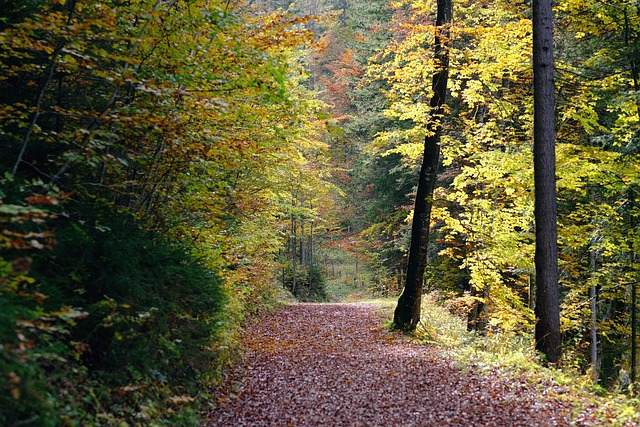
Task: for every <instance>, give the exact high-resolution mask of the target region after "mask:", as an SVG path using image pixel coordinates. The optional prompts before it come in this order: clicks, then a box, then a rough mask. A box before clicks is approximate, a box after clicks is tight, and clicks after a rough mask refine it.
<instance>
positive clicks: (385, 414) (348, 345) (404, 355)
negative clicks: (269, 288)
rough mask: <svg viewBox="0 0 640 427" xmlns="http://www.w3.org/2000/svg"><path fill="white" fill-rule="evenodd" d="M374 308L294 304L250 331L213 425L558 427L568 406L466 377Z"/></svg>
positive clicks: (500, 382) (529, 388)
mask: <svg viewBox="0 0 640 427" xmlns="http://www.w3.org/2000/svg"><path fill="white" fill-rule="evenodd" d="M380 324H381V320H380V318H379V317H378V316H377V315H376V313H375V306H372V305H368V304H295V305H291V306H289V307H286V308H284V309H282V310H280V311H279V312H277V313H276V314H274V315H270V316H266V317H264V318H262V319H261V320H260V322H258V323H256V324H254V325H252V326H251V327H250V330H249V331H248V333H247V339H246V344H247V351H246V354H245V361H246V367H245V369H246V370H245V372H244V375H243V380H242V381H241V382H240V384H239V385H238V387H237V389H236V392H235V394H232V395H231V396H228V397H226V398H220V399H219V402H220V403H219V405H218V406H217V407H216V408H214V409H213V410H212V412H211V414H210V418H209V419H210V422H209V423H208V426H252V427H254V426H255V427H258V426H402V427H405V426H556V425H589V424H590V423H586V422H579V421H578V422H576V418H578V419H579V418H580V415H579V414H574V416H573V418H574V423H571V420H570V418H571V414H570V412H571V411H570V409H569V405H568V404H567V403H562V402H563V400H562V399H559V398H557V397H551V395H555V394H557V393H558V390H555V389H553V390H549V393H548V395H547V396H545V395H544V394H543V395H541V392H540V390H536V388H538V389H539V387H535V386H534V385H531V384H529V383H528V382H527V381H525V380H522V381H517V380H513V379H508V378H507V377H506V376H503V375H500V374H499V373H497V372H495V373H494V375H491V376H490V377H487V376H483V375H479V374H475V373H474V372H462V371H461V370H459V369H456V368H454V367H453V364H452V362H451V361H449V360H447V359H446V358H443V357H442V356H441V355H439V354H438V349H437V348H434V347H428V346H421V345H417V344H412V343H409V342H407V340H406V339H405V338H403V337H402V336H400V335H398V334H393V333H389V332H388V331H386V330H385V329H384V328H383V327H381V326H380Z"/></svg>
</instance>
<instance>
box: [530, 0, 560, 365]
mask: <svg viewBox="0 0 640 427" xmlns="http://www.w3.org/2000/svg"><path fill="white" fill-rule="evenodd" d="M553 65H554V61H553V10H552V8H551V0H534V1H533V98H534V101H533V104H534V107H533V108H534V124H533V140H534V142H533V163H534V181H535V214H534V215H535V222H536V249H535V264H536V287H537V289H536V309H535V313H536V319H537V320H536V328H535V338H536V348H537V349H538V350H539V351H541V352H542V353H543V354H544V355H545V356H546V358H547V361H548V362H550V363H555V362H557V361H558V359H559V358H560V353H561V346H562V338H561V335H560V299H559V290H558V237H557V236H558V230H557V222H556V160H555V139H556V132H555V84H554V73H553Z"/></svg>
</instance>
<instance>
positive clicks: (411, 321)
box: [393, 0, 453, 331]
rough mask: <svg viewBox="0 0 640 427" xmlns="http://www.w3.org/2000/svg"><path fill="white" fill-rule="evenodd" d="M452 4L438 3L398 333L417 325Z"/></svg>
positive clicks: (446, 75) (396, 320) (398, 309)
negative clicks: (427, 114)
mask: <svg viewBox="0 0 640 427" xmlns="http://www.w3.org/2000/svg"><path fill="white" fill-rule="evenodd" d="M452 13H453V3H452V0H438V13H437V17H436V38H435V43H434V45H435V52H434V53H435V56H434V58H435V62H436V64H435V70H436V71H435V74H434V75H433V81H432V83H431V87H432V89H433V96H432V97H431V102H430V106H431V111H430V120H429V125H428V127H427V136H426V137H425V141H424V152H423V157H422V166H421V167H420V177H419V179H418V189H417V192H416V201H415V206H414V210H413V224H412V227H411V246H410V247H409V262H408V264H407V276H406V281H405V285H404V291H403V292H402V295H400V298H399V299H398V305H397V306H396V310H395V313H394V316H393V324H394V326H395V327H396V328H398V329H403V330H409V331H412V330H415V328H416V326H417V324H418V322H419V321H420V303H421V300H422V288H423V285H424V283H423V282H424V269H425V267H426V264H427V249H428V246H429V223H430V221H431V207H432V205H433V190H434V188H435V185H436V173H437V168H438V158H439V156H440V135H441V133H442V116H443V114H444V108H443V105H444V101H445V97H446V92H447V80H448V78H449V46H450V27H449V24H450V22H451V16H452Z"/></svg>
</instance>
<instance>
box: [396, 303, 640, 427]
mask: <svg viewBox="0 0 640 427" xmlns="http://www.w3.org/2000/svg"><path fill="white" fill-rule="evenodd" d="M386 307H387V308H386V310H389V308H388V305H386ZM414 337H415V339H417V340H418V341H420V342H422V343H424V344H431V345H437V346H439V347H440V348H441V349H442V351H444V352H445V353H446V354H447V355H448V356H450V357H451V358H452V359H453V360H454V361H456V362H457V364H458V366H459V368H460V369H464V370H466V369H473V370H474V371H476V372H478V371H480V372H486V373H487V374H490V373H492V372H493V371H494V370H496V369H499V370H500V371H501V372H505V373H507V374H509V375H513V376H520V377H522V376H524V377H525V378H526V379H527V381H529V382H530V383H531V384H539V385H540V387H545V385H547V384H548V382H549V381H550V380H552V381H553V382H554V383H555V384H556V385H559V386H564V387H567V388H568V389H569V390H570V393H569V394H568V395H567V398H569V399H571V401H572V404H573V405H574V406H575V407H576V412H579V411H580V407H583V406H585V405H589V404H597V405H599V406H600V407H601V408H602V410H601V414H600V416H601V417H602V422H603V425H621V426H622V425H639V424H638V423H640V399H638V398H634V397H631V396H630V395H628V394H622V393H620V392H616V391H607V390H605V389H603V388H602V387H600V386H598V385H597V384H594V383H593V382H592V381H591V379H590V378H589V377H588V376H586V375H583V374H580V373H579V372H577V371H575V370H574V369H572V367H571V366H570V364H569V363H567V366H559V367H547V366H545V365H544V363H543V360H542V358H541V356H540V355H539V354H537V353H536V351H535V350H534V342H533V335H532V334H518V335H516V334H507V333H490V334H488V335H487V336H482V335H479V334H477V333H475V332H468V331H467V325H466V321H465V319H462V318H460V317H458V316H456V315H454V314H452V313H451V312H450V311H449V310H448V309H447V308H445V307H443V306H442V305H440V304H439V303H438V295H437V294H434V293H432V294H427V295H423V302H422V315H421V320H420V323H419V324H418V327H417V328H416V331H415V335H414ZM612 414H613V415H612Z"/></svg>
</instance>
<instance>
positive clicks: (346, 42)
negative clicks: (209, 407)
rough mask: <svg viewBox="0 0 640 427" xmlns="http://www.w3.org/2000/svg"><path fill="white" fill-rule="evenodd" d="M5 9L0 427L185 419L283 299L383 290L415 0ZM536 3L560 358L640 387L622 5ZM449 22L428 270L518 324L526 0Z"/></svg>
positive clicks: (529, 306) (425, 5)
mask: <svg viewBox="0 0 640 427" xmlns="http://www.w3.org/2000/svg"><path fill="white" fill-rule="evenodd" d="M0 11H1V12H0V143H1V147H2V156H0V170H1V171H2V176H1V177H0V223H1V225H2V226H1V229H2V232H1V234H0V247H1V248H2V253H1V257H0V361H1V363H0V389H1V390H2V392H1V393H0V424H3V425H50V426H54V425H118V424H120V423H125V422H126V423H129V424H133V425H135V424H142V425H151V424H156V425H165V424H166V425H193V424H196V423H197V419H198V407H199V404H202V402H205V401H206V399H207V398H208V397H209V394H210V393H211V392H212V389H213V387H215V384H217V382H218V381H219V380H220V378H221V377H222V376H224V375H225V372H226V370H225V367H226V366H228V365H229V364H230V363H232V361H233V358H234V354H235V350H234V349H235V348H236V345H237V331H238V330H239V329H240V328H241V327H242V324H243V322H244V321H245V319H246V318H248V317H251V316H252V315H253V313H255V312H256V311H259V310H263V309H265V308H267V307H270V306H272V305H273V304H274V302H275V301H276V299H277V298H278V295H279V294H281V293H282V292H284V291H283V290H286V291H287V292H290V293H291V294H293V295H294V296H295V297H297V298H299V299H301V300H306V301H323V300H327V299H328V298H331V292H329V291H328V286H329V285H330V282H331V281H334V282H335V281H336V280H337V279H340V280H337V281H339V282H341V283H343V284H344V283H347V282H349V283H355V284H360V286H365V287H367V288H368V291H370V292H371V293H374V294H378V295H385V296H397V295H398V293H399V291H400V290H401V289H400V288H401V286H402V276H403V272H404V269H405V265H406V255H407V250H408V238H409V232H410V224H411V221H410V219H411V215H412V212H411V209H412V200H413V196H414V192H415V185H416V176H417V170H418V168H419V164H418V161H419V159H420V158H421V153H422V152H421V150H422V146H423V140H424V137H425V129H427V124H428V123H426V120H428V118H429V115H428V114H427V112H428V108H429V107H428V102H429V101H428V100H429V98H430V97H431V93H430V92H431V85H430V78H431V76H432V74H433V70H434V64H433V60H432V56H433V54H432V53H431V52H432V49H431V47H432V44H433V37H434V32H433V24H434V19H435V14H434V13H435V12H434V11H435V1H432V0H424V1H423V0H415V1H404V0H401V1H396V2H385V1H381V0H368V1H363V0H348V1H347V0H336V1H329V0H323V1H319V0H318V1H316V0H302V1H297V2H288V1H286V0H285V1H279V0H273V1H270V2H243V1H228V2H220V1H216V0H189V1H186V0H127V1H111V0H104V1H98V0H51V1H44V0H29V1H20V0H0ZM555 14H556V86H557V123H558V126H557V136H558V138H557V145H556V150H557V154H558V164H557V170H558V172H557V174H558V179H557V186H558V221H559V224H558V227H559V249H560V281H561V299H562V312H561V325H562V332H563V337H564V343H563V346H564V356H563V361H562V364H563V365H564V366H570V367H573V368H576V369H578V370H580V371H582V372H583V373H588V374H589V375H591V376H592V378H593V379H594V381H596V382H598V383H599V384H601V385H602V386H603V387H606V388H610V389H619V390H631V391H633V387H632V385H633V384H634V383H635V381H636V363H637V359H638V358H637V354H636V348H637V342H636V325H637V319H636V307H637V301H636V293H637V292H636V288H637V283H638V277H640V263H639V260H638V253H640V247H639V245H640V161H638V155H639V153H640V78H639V70H640V5H639V4H638V3H637V2H632V1H622V0H611V1H607V2H592V1H586V0H560V1H558V2H557V5H556V7H555ZM451 34H452V50H451V63H450V80H449V88H450V90H449V94H448V95H449V102H448V104H447V105H446V115H445V117H444V118H443V123H444V133H443V141H442V154H441V168H440V173H439V182H438V186H437V188H436V193H435V202H434V203H435V205H434V209H433V217H432V244H431V246H430V252H429V254H428V267H427V273H426V284H425V286H426V288H427V289H428V290H429V291H436V290H437V291H438V292H439V295H440V298H441V300H442V302H443V303H444V304H446V305H447V306H448V307H449V308H450V310H451V311H454V312H456V313H459V314H460V315H462V316H464V317H465V318H467V319H468V328H469V330H470V331H474V333H477V334H479V335H483V334H487V335H495V334H499V333H505V334H519V335H521V336H524V337H530V336H531V333H532V330H533V321H534V316H533V308H534V307H533V302H534V301H535V298H534V295H533V293H534V290H535V277H534V276H535V274H534V272H535V269H534V265H533V251H534V235H533V230H534V227H533V169H532V128H533V126H532V120H533V98H532V66H531V50H532V49H531V8H530V5H528V4H527V2H520V3H517V2H511V1H508V0H493V1H484V0H482V1H467V0H461V1H455V2H454V19H453V25H452V27H451ZM347 264H348V265H349V267H348V268H346V267H344V266H345V265H347ZM336 265H338V266H339V267H338V268H339V272H336ZM340 266H342V267H344V268H341V267H340ZM121 425H125V424H121Z"/></svg>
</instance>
